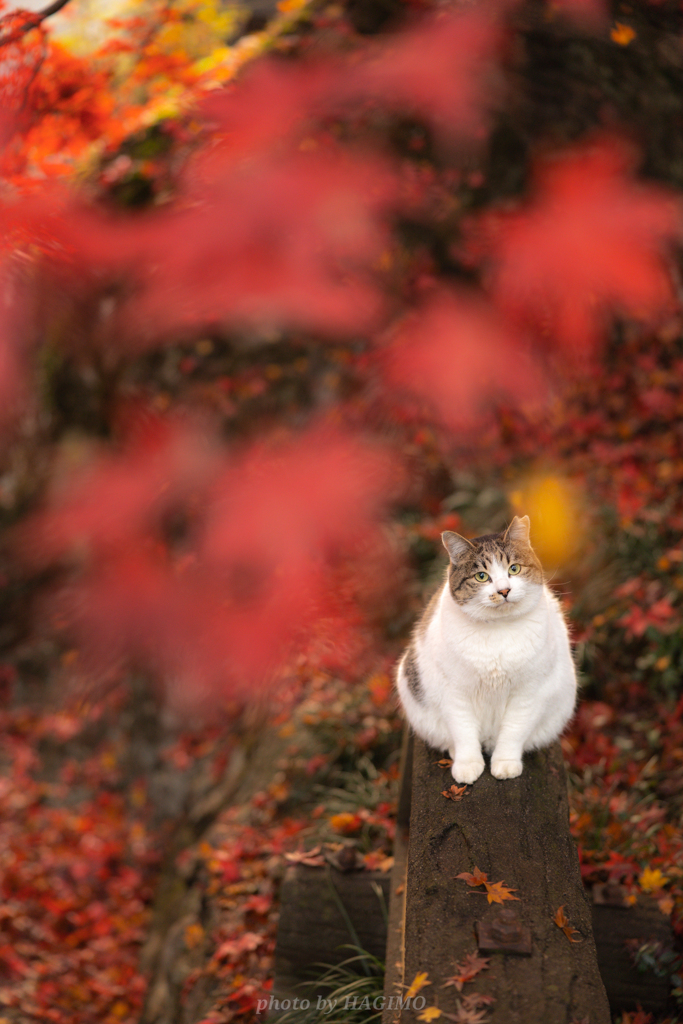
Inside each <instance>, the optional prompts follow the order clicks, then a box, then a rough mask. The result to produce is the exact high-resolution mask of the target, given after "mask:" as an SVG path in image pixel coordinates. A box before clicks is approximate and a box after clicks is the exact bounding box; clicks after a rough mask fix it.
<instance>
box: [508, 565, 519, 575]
mask: <svg viewBox="0 0 683 1024" xmlns="http://www.w3.org/2000/svg"><path fill="white" fill-rule="evenodd" d="M521 571H522V567H521V565H517V563H516V562H515V563H514V564H513V565H511V566H510V568H509V569H508V576H517V575H518V573H520V572H521Z"/></svg>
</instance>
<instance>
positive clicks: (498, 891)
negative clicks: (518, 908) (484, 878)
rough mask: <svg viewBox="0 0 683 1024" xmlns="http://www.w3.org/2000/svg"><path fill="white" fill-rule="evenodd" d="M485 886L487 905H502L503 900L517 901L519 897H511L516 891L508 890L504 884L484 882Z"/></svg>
mask: <svg viewBox="0 0 683 1024" xmlns="http://www.w3.org/2000/svg"><path fill="white" fill-rule="evenodd" d="M484 885H485V886H486V897H487V899H488V901H489V903H502V902H503V901H504V900H518V899H519V896H513V895H512V894H513V892H516V891H517V890H516V889H510V888H509V887H508V886H507V885H506V884H505V882H484Z"/></svg>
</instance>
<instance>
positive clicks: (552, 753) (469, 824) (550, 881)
mask: <svg viewBox="0 0 683 1024" xmlns="http://www.w3.org/2000/svg"><path fill="white" fill-rule="evenodd" d="M442 756H443V755H442V754H440V753H438V752H436V751H434V750H430V749H429V748H428V747H427V746H426V745H425V744H424V743H423V742H422V741H420V740H417V739H416V740H415V743H414V755H413V774H412V807H411V812H410V831H409V839H408V857H407V873H406V875H405V881H404V882H403V883H401V880H397V885H394V884H393V881H392V900H394V899H395V898H396V896H397V893H396V889H400V886H401V884H404V885H405V889H404V891H403V892H399V893H398V898H399V900H400V899H401V898H404V899H405V909H404V912H403V914H404V918H405V926H404V935H403V943H402V949H401V950H400V951H399V953H398V954H397V952H396V949H397V947H396V942H395V938H394V944H393V947H391V953H392V956H391V957H390V959H389V960H388V963H387V988H386V997H387V1000H386V1003H385V1011H384V1016H383V1024H398V1022H401V1024H404V1022H405V1024H408V1022H411V1024H412V1022H413V1021H416V1020H417V1017H418V1014H419V1012H420V1010H419V1009H415V1008H413V1007H411V1008H409V1009H406V1008H405V1007H403V1008H396V1002H397V999H396V997H397V995H400V994H401V993H403V994H405V992H406V990H407V988H408V986H410V984H411V983H412V982H413V980H414V978H415V977H416V975H418V974H420V973H422V972H425V971H426V972H427V975H428V979H429V982H430V984H429V985H428V986H425V987H424V988H423V989H422V990H421V992H420V996H424V997H425V999H426V1006H431V1005H435V1006H438V1007H439V1008H440V1009H441V1010H442V1011H444V1013H451V1014H456V1015H457V1014H458V1012H459V1009H460V1006H461V999H462V997H463V996H467V995H468V994H471V993H472V992H477V993H481V994H482V995H484V996H491V997H493V998H494V999H495V1002H494V1003H492V1004H491V1005H490V1006H487V1009H486V1014H485V1017H484V1018H483V1020H484V1021H485V1022H486V1024H571V1022H573V1021H577V1022H580V1021H584V1020H585V1021H588V1022H590V1024H609V1021H610V1012H609V1007H608V1003H607V996H606V994H605V989H604V986H603V983H602V981H601V978H600V974H599V971H598V964H597V957H596V950H595V942H594V940H593V932H592V929H591V908H590V903H589V900H588V897H587V895H586V894H585V892H584V888H583V885H582V881H581V874H580V870H579V860H578V855H577V851H576V847H575V845H574V841H573V839H572V837H571V834H570V832H569V809H568V802H567V791H566V779H565V773H564V765H563V762H562V753H561V749H560V746H559V744H554V745H553V746H552V747H550V748H549V749H547V750H543V751H539V752H536V753H534V754H528V755H525V758H524V772H523V774H522V775H521V776H520V777H519V778H518V779H510V780H505V781H500V780H498V779H494V778H493V777H492V776H491V774H490V772H489V770H488V768H487V769H486V770H485V772H484V774H483V775H482V776H481V778H480V779H478V780H477V782H476V783H474V785H473V786H468V787H467V790H466V791H465V793H464V794H463V795H462V797H461V798H460V799H458V800H449V799H446V798H445V797H444V796H442V791H443V790H448V788H449V787H450V786H451V784H452V782H453V779H452V777H451V774H450V771H449V770H448V769H445V768H443V767H440V766H439V765H437V764H436V762H437V761H438V760H439V759H440V758H441V757H442ZM475 867H477V868H479V869H480V870H481V871H483V872H486V874H487V875H488V880H489V881H490V882H505V884H506V885H507V886H509V887H510V889H514V890H515V892H514V895H515V896H517V897H518V899H519V902H517V901H506V902H505V903H504V904H503V907H504V908H506V909H507V908H513V909H514V911H515V912H516V915H517V918H518V921H519V924H520V925H521V926H522V928H523V929H524V928H526V929H528V930H529V931H530V938H531V953H530V955H529V956H521V955H519V954H518V953H512V952H506V951H496V952H490V953H486V954H482V955H485V956H487V957H489V958H490V959H489V965H488V968H487V969H484V970H482V971H481V972H480V973H479V974H477V976H476V978H475V979H474V980H472V981H469V982H467V983H466V984H465V985H464V986H463V990H462V992H461V993H460V992H458V991H457V989H456V988H455V987H444V984H445V982H446V981H447V979H449V978H450V977H451V976H452V975H453V974H454V968H455V965H456V963H458V962H462V961H463V960H464V959H465V957H467V955H468V954H471V953H476V952H477V951H478V939H477V937H476V936H477V929H478V926H479V925H480V924H484V926H486V925H489V926H490V925H491V923H492V921H493V924H494V932H496V926H497V933H498V934H500V933H501V929H500V921H498V917H499V913H500V910H501V909H502V907H501V906H499V905H497V904H495V903H493V904H489V903H488V902H487V897H486V895H485V892H484V889H483V888H482V887H479V888H474V887H470V886H468V885H467V884H466V882H465V881H463V880H461V879H457V878H456V877H455V876H456V875H458V874H459V873H460V872H463V871H467V872H472V871H473V869H474V868H475ZM560 907H564V913H565V914H566V917H567V919H568V920H569V923H570V925H571V927H572V928H573V929H575V930H576V933H577V934H576V935H575V936H574V937H576V938H578V939H579V941H577V942H571V941H570V940H569V938H568V937H567V935H566V934H565V933H564V932H563V931H562V929H561V928H559V927H558V926H557V924H555V923H554V920H553V918H554V917H555V915H556V913H557V911H558V909H559V908H560ZM403 914H402V915H401V916H403ZM392 917H393V919H394V921H395V920H396V912H395V911H394V912H392ZM484 931H486V927H485V928H484ZM504 931H505V927H503V932H504ZM503 945H505V943H503ZM513 945H514V943H513ZM392 997H393V999H392ZM442 1019H443V1018H442ZM446 1019H448V1018H446ZM454 1019H455V1018H454Z"/></svg>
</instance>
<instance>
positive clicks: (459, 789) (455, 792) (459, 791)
mask: <svg viewBox="0 0 683 1024" xmlns="http://www.w3.org/2000/svg"><path fill="white" fill-rule="evenodd" d="M466 789H467V786H451V787H450V789H444V790H442V791H441V796H445V797H446V799H447V800H462V797H463V793H464V792H465V790H466Z"/></svg>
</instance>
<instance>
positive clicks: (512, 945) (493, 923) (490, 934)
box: [475, 907, 531, 956]
mask: <svg viewBox="0 0 683 1024" xmlns="http://www.w3.org/2000/svg"><path fill="white" fill-rule="evenodd" d="M475 927H476V930H477V942H478V944H479V950H480V952H482V953H516V954H517V955H518V956H531V929H530V928H527V927H526V926H525V925H523V924H522V922H521V921H520V920H519V918H518V916H517V913H516V912H515V911H514V910H512V908H511V907H503V908H502V909H501V910H499V911H498V913H497V914H496V915H495V916H494V917H490V918H489V919H488V920H487V921H479V922H478V923H477V925H476V926H475Z"/></svg>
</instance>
